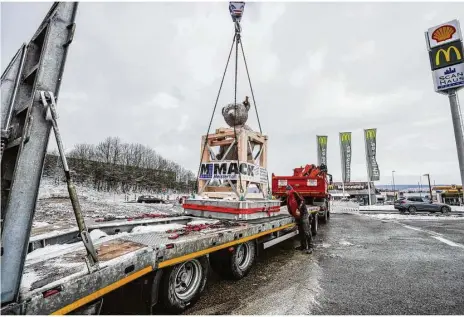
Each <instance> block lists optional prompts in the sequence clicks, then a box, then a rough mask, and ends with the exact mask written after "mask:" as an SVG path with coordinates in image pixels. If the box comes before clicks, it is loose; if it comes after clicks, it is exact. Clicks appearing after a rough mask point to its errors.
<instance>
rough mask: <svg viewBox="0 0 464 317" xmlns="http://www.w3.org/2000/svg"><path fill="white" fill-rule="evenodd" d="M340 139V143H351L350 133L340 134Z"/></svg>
mask: <svg viewBox="0 0 464 317" xmlns="http://www.w3.org/2000/svg"><path fill="white" fill-rule="evenodd" d="M340 139H341V140H342V142H349V141H351V132H344V133H340Z"/></svg>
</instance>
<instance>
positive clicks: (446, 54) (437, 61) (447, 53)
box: [435, 46, 462, 66]
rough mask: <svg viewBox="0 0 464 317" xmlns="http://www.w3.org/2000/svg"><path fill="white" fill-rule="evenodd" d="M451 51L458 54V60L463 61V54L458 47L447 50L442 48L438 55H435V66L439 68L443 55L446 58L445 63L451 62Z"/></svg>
mask: <svg viewBox="0 0 464 317" xmlns="http://www.w3.org/2000/svg"><path fill="white" fill-rule="evenodd" d="M451 49H453V51H454V53H456V59H457V60H458V61H460V60H461V59H462V55H461V52H459V49H458V48H457V47H456V46H450V47H448V48H447V49H446V50H445V49H443V48H441V49H439V50H438V52H437V54H436V55H435V64H436V65H437V66H438V65H440V55H441V53H443V56H444V57H445V61H447V62H448V63H449V62H450V61H451Z"/></svg>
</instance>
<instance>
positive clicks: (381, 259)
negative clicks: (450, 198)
mask: <svg viewBox="0 0 464 317" xmlns="http://www.w3.org/2000/svg"><path fill="white" fill-rule="evenodd" d="M294 245H298V242H296V241H287V242H284V243H282V244H280V245H277V246H275V247H272V248H270V249H269V250H265V251H264V252H263V253H262V254H261V255H260V257H259V258H258V261H257V263H255V265H254V267H253V269H252V271H251V272H250V274H249V275H248V276H247V277H245V278H244V279H242V280H240V281H223V280H220V279H219V278H218V277H217V276H216V275H215V274H214V273H211V276H210V279H209V282H208V285H207V286H206V289H205V292H204V294H203V295H202V297H201V299H200V300H199V302H197V304H196V305H195V306H194V307H192V308H190V309H189V310H187V311H186V312H185V314H196V315H198V314H216V315H220V314H260V315H266V314H272V315H278V314H284V315H300V314H331V315H340V314H343V315H352V314H353V315H356V314H372V315H378V314H386V315H403V314H424V315H426V314H462V313H463V312H464V296H463V294H464V268H463V265H464V219H454V220H452V221H445V220H439V219H437V220H410V219H408V220H398V219H388V220H381V219H375V218H372V217H369V216H368V215H362V214H333V215H332V219H331V221H330V223H329V224H328V225H323V226H320V227H319V232H318V235H317V236H316V237H315V245H316V250H315V252H314V253H313V254H312V255H305V254H302V253H301V252H299V251H294V249H293V247H294Z"/></svg>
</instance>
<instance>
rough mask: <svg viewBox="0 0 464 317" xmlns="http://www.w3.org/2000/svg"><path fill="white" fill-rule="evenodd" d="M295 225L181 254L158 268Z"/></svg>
mask: <svg viewBox="0 0 464 317" xmlns="http://www.w3.org/2000/svg"><path fill="white" fill-rule="evenodd" d="M294 225H295V224H294V223H289V224H287V225H284V226H282V227H278V228H274V229H271V230H268V231H263V232H260V233H257V234H255V235H252V236H249V237H245V238H241V239H238V240H234V241H231V242H227V243H224V244H221V245H218V246H215V247H212V248H208V249H204V250H201V251H197V252H193V253H190V254H186V255H183V256H180V257H178V258H174V259H170V260H166V261H163V262H160V264H158V268H160V269H161V268H163V267H167V266H171V265H174V264H177V263H182V262H185V261H187V260H191V259H194V258H197V257H199V256H202V255H205V254H208V253H211V252H214V251H217V250H220V249H224V248H227V247H230V246H233V245H236V244H240V243H243V242H246V241H250V240H253V239H256V238H259V237H261V236H265V235H267V234H269V233H272V232H275V231H279V230H283V229H285V228H289V227H292V226H294Z"/></svg>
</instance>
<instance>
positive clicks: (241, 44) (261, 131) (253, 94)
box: [240, 41, 271, 196]
mask: <svg viewBox="0 0 464 317" xmlns="http://www.w3.org/2000/svg"><path fill="white" fill-rule="evenodd" d="M240 48H241V49H242V55H243V61H244V63H245V69H246V73H247V76H248V83H249V84H250V90H251V97H252V98H253V104H254V105H255V112H256V119H258V126H259V132H260V133H261V134H263V130H262V129H261V122H260V120H259V114H258V106H257V105H256V100H255V93H254V91H253V86H252V85H251V77H250V72H249V71H248V64H247V61H246V57H245V50H244V49H243V41H240ZM267 194H268V195H269V196H270V195H271V187H270V186H269V173H267Z"/></svg>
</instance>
